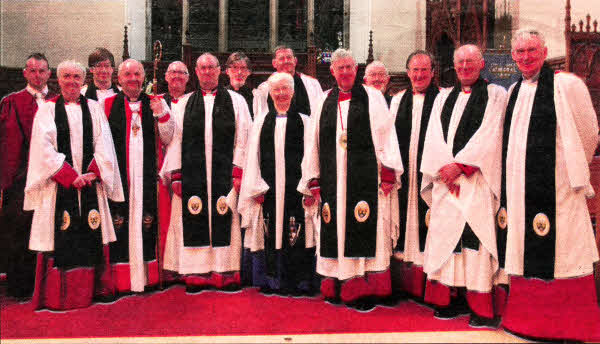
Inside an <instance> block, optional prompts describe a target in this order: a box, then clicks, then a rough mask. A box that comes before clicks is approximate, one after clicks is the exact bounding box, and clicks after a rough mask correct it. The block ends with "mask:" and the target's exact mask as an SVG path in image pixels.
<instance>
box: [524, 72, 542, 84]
mask: <svg viewBox="0 0 600 344" xmlns="http://www.w3.org/2000/svg"><path fill="white" fill-rule="evenodd" d="M539 79H540V72H537V73H536V74H535V75H534V76H532V77H531V78H529V79H525V77H523V81H525V82H527V83H530V84H534V83H536V82H537V81H538V80H539Z"/></svg>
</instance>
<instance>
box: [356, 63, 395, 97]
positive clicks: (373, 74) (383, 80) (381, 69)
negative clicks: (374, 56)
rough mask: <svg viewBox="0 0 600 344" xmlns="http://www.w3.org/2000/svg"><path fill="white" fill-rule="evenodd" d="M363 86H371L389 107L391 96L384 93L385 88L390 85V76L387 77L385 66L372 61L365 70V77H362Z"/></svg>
mask: <svg viewBox="0 0 600 344" xmlns="http://www.w3.org/2000/svg"><path fill="white" fill-rule="evenodd" d="M363 80H364V82H365V85H367V86H371V87H373V88H375V89H377V90H379V92H381V93H382V94H383V96H384V97H385V101H386V103H387V104H388V106H389V105H390V102H391V101H392V96H390V95H389V94H387V93H385V91H386V90H387V86H388V84H389V83H390V76H389V75H388V72H387V69H386V68H385V65H384V64H383V62H381V61H373V62H371V63H369V65H367V68H365V76H364V77H363Z"/></svg>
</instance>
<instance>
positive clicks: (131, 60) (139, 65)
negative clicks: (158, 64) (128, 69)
mask: <svg viewBox="0 0 600 344" xmlns="http://www.w3.org/2000/svg"><path fill="white" fill-rule="evenodd" d="M132 62H135V63H136V64H137V65H138V68H139V69H141V70H142V75H144V76H145V75H146V71H145V70H144V65H143V64H142V63H141V62H140V61H138V60H136V59H127V60H125V61H123V62H121V64H120V65H119V69H118V70H117V74H118V75H121V71H122V70H123V68H125V65H126V64H127V63H132Z"/></svg>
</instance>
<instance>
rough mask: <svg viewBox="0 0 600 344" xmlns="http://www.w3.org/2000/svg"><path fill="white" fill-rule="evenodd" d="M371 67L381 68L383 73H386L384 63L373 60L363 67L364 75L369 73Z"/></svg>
mask: <svg viewBox="0 0 600 344" xmlns="http://www.w3.org/2000/svg"><path fill="white" fill-rule="evenodd" d="M373 68H383V70H384V71H385V74H388V71H387V68H385V65H384V64H383V62H381V61H373V62H371V63H369V64H368V65H367V68H365V75H367V74H369V72H370V71H371V69H373Z"/></svg>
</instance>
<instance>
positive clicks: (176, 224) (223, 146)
mask: <svg viewBox="0 0 600 344" xmlns="http://www.w3.org/2000/svg"><path fill="white" fill-rule="evenodd" d="M220 72H221V68H220V65H219V61H218V60H217V58H216V57H215V56H214V55H212V54H209V53H205V54H203V55H201V56H200V57H199V58H198V60H197V61H196V76H197V77H198V81H199V84H200V90H198V91H196V92H194V93H193V94H192V95H190V96H189V97H185V98H184V99H183V100H182V101H181V102H180V103H181V104H177V107H173V112H174V115H173V117H174V118H175V122H176V124H175V126H174V132H173V141H172V142H171V143H170V144H169V146H168V147H167V153H166V157H165V163H164V164H163V167H162V169H161V172H160V176H161V178H162V179H163V180H165V181H167V182H169V183H170V184H171V188H172V189H173V197H172V201H171V204H172V206H171V219H170V224H169V232H168V235H167V239H166V249H165V259H164V267H165V269H166V270H168V271H173V272H176V273H179V274H181V275H184V276H185V281H186V286H187V288H186V289H187V291H188V292H189V293H196V292H200V291H202V290H204V289H221V290H228V291H235V290H239V288H240V274H239V270H240V257H241V249H242V246H241V234H240V220H239V215H238V212H237V199H238V194H239V192H240V186H241V179H242V174H243V167H244V165H245V162H246V141H247V137H248V129H249V128H250V124H251V123H252V120H251V118H250V112H249V110H248V105H247V103H246V100H245V99H244V98H243V97H242V96H241V95H239V94H238V93H236V92H234V91H230V90H227V89H225V88H224V87H222V86H220V85H219V74H220Z"/></svg>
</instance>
